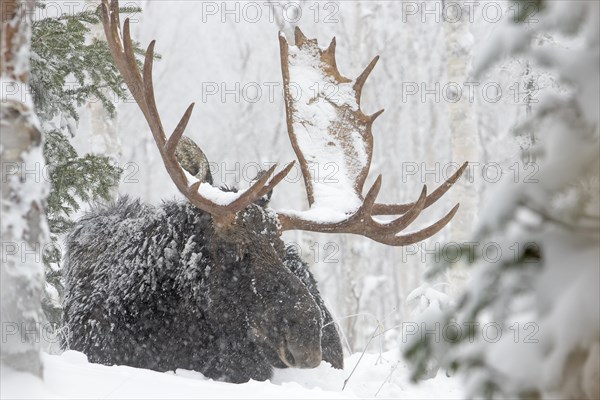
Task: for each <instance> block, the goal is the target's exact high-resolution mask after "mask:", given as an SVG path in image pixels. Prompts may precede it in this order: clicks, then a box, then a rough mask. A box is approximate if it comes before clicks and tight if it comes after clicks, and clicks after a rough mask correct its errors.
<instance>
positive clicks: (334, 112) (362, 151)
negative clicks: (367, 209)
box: [280, 28, 383, 212]
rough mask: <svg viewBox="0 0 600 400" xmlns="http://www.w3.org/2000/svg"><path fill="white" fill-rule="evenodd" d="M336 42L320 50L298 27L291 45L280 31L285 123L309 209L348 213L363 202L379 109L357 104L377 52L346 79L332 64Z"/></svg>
mask: <svg viewBox="0 0 600 400" xmlns="http://www.w3.org/2000/svg"><path fill="white" fill-rule="evenodd" d="M335 45H336V42H335V38H334V39H333V40H332V41H331V44H330V45H329V47H327V48H326V49H322V48H320V47H319V45H318V43H317V40H316V39H307V38H306V37H305V36H304V34H303V33H302V31H300V29H299V28H296V31H295V45H291V44H289V43H288V41H287V39H286V38H285V36H284V35H283V34H280V49H281V65H282V71H283V79H284V92H285V102H286V114H287V124H288V133H289V135H290V140H291V142H292V146H293V148H294V151H295V152H296V156H297V157H298V160H299V161H300V164H301V167H302V173H303V175H304V181H305V185H306V191H307V195H308V201H309V205H310V206H311V208H315V209H316V208H326V209H335V210H336V211H338V212H339V211H343V212H353V211H356V210H357V209H358V208H359V207H360V206H361V204H362V201H363V197H362V191H363V185H364V183H365V180H366V178H367V174H368V172H369V166H370V163H371V157H372V153H373V136H372V134H371V125H372V123H373V121H374V120H375V118H376V117H377V116H378V115H379V114H380V113H381V111H380V112H378V113H376V114H374V115H373V116H367V115H365V114H364V113H363V112H362V111H361V109H360V95H361V91H362V86H363V84H364V82H365V80H366V78H367V76H368V74H369V73H370V72H371V70H372V69H373V67H374V66H375V63H376V62H377V60H378V57H376V58H375V59H374V60H373V61H372V62H371V64H369V66H368V67H367V69H366V70H365V72H364V73H363V74H361V76H359V77H358V78H357V79H356V80H351V79H348V78H346V77H344V76H342V75H341V74H340V72H339V71H338V69H337V66H336V61H335ZM382 111H383V110H382Z"/></svg>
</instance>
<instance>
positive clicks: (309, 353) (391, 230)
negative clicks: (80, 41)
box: [64, 0, 466, 382]
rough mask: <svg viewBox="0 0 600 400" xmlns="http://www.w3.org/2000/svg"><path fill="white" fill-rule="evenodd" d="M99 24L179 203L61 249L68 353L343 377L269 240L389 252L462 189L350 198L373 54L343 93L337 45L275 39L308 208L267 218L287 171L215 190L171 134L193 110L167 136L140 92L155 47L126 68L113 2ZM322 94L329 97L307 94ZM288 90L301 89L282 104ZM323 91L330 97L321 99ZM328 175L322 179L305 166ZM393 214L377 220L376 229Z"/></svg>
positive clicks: (333, 338)
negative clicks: (401, 200)
mask: <svg viewBox="0 0 600 400" xmlns="http://www.w3.org/2000/svg"><path fill="white" fill-rule="evenodd" d="M101 8H102V20H103V25H104V29H105V33H106V38H107V41H108V45H109V48H110V51H111V54H112V57H113V58H114V61H115V64H116V66H117V68H118V70H119V71H120V73H121V75H122V77H123V80H124V81H125V83H126V84H127V86H128V88H129V90H130V92H131V94H132V95H133V97H134V98H135V100H136V102H137V104H138V105H139V108H140V110H141V112H142V114H143V116H144V118H145V119H146V121H147V123H148V126H149V128H150V131H151V132H152V135H153V137H154V140H155V142H156V145H157V146H158V150H159V152H160V155H161V157H162V160H163V162H164V165H165V167H166V170H167V171H168V173H169V176H170V178H171V180H172V181H173V183H175V185H176V186H177V188H178V189H179V191H180V192H181V193H182V194H183V196H184V197H185V198H186V200H185V201H168V202H164V203H163V204H161V205H159V206H152V205H147V204H143V203H141V202H140V201H139V200H135V199H130V198H127V197H122V198H121V199H119V200H117V201H115V202H114V203H113V204H109V205H104V206H96V207H95V208H94V209H92V210H91V211H90V212H88V213H87V214H86V215H85V216H84V217H83V218H82V219H81V220H80V221H78V223H77V224H76V226H75V227H74V229H73V230H72V232H71V233H70V234H69V236H68V238H67V253H66V262H65V271H66V272H65V276H66V296H65V307H64V316H65V323H66V324H67V326H68V327H69V331H70V337H69V345H70V347H71V348H72V349H75V350H79V351H82V352H84V353H86V354H87V355H88V357H89V359H90V361H92V362H99V363H103V364H124V365H129V366H134V367H143V368H150V369H154V370H158V371H167V370H174V369H176V368H185V369H191V370H195V371H199V372H201V373H203V374H204V375H205V376H207V377H210V378H213V379H219V380H224V381H229V382H245V381H248V380H249V379H255V380H266V379H269V378H270V377H271V375H272V371H273V368H274V367H276V368H285V367H298V368H313V367H316V366H317V365H319V364H320V363H321V361H326V362H329V363H330V364H331V365H332V366H333V367H335V368H343V350H342V346H341V341H340V337H339V334H338V331H337V328H336V325H335V323H334V320H333V318H332V316H331V314H330V312H329V311H328V310H327V308H326V307H325V304H324V302H323V300H322V298H321V296H320V294H319V291H318V290H317V284H316V282H315V279H314V278H313V275H312V274H311V272H310V270H309V268H308V265H307V264H306V263H305V262H304V261H303V260H302V259H301V258H300V257H299V255H298V254H297V252H296V251H295V250H294V248H293V247H291V246H289V247H286V245H285V243H284V242H283V241H282V240H281V238H280V236H281V233H282V232H284V231H289V230H306V231H313V232H331V233H351V234H356V235H362V236H366V237H368V238H370V239H372V240H375V241H377V242H380V243H383V244H386V245H391V246H403V245H407V244H410V243H415V242H418V241H421V240H423V239H425V238H427V237H430V236H432V235H434V234H435V233H436V232H438V231H439V230H440V229H442V228H443V227H444V226H445V225H446V224H447V223H448V222H449V221H450V220H451V219H452V217H453V216H454V214H455V213H456V211H457V208H458V205H456V206H455V207H454V208H453V209H452V210H451V211H450V212H449V213H448V214H446V215H445V216H444V217H443V218H441V219H440V220H439V221H438V222H436V223H434V224H433V225H431V226H429V227H427V228H425V229H422V230H419V231H416V232H412V233H408V234H404V235H402V234H400V232H401V231H402V230H404V229H405V228H406V227H408V225H409V224H411V223H412V222H413V221H414V220H415V219H416V218H417V216H418V215H419V214H420V213H421V212H422V211H423V210H424V209H425V208H427V207H428V206H430V205H431V204H433V203H434V202H435V201H437V200H438V199H439V198H440V197H441V196H442V195H443V194H444V193H445V192H446V191H447V190H448V189H449V188H450V187H451V186H452V185H453V184H454V183H455V182H456V181H457V180H458V178H459V177H460V176H461V174H462V173H463V171H464V170H465V167H466V164H465V165H463V166H462V167H461V168H460V169H459V170H458V171H457V172H456V173H455V174H454V175H453V176H451V177H450V178H449V179H448V180H447V181H446V182H444V183H443V184H442V185H441V186H440V187H439V188H437V189H436V190H435V191H434V192H432V193H431V194H429V195H428V194H427V190H426V188H425V187H424V188H423V190H422V192H421V194H420V196H419V198H418V200H417V201H415V202H414V203H410V204H380V203H376V198H377V195H378V193H379V190H380V187H381V176H379V177H378V178H377V179H376V180H375V182H374V184H373V185H372V186H371V188H370V189H369V190H368V191H367V193H366V195H364V196H363V186H364V184H365V181H366V178H367V174H368V172H369V167H370V163H371V156H372V152H373V136H372V133H371V127H372V124H373V122H374V121H375V119H376V118H377V116H378V115H380V114H381V111H380V112H377V113H375V114H374V115H370V116H369V115H365V114H364V113H363V112H362V111H361V109H360V97H361V91H362V88H363V85H364V84H365V81H366V79H367V77H368V75H369V74H370V73H371V71H372V70H373V67H374V66H375V63H376V62H377V60H378V57H376V58H375V59H374V60H373V61H372V62H371V63H370V64H369V65H368V67H367V68H366V69H365V71H364V72H363V73H362V74H361V75H360V76H359V77H358V78H357V79H355V80H351V79H348V78H346V77H344V76H342V75H341V74H340V73H339V71H338V69H337V66H336V61H335V45H336V42H335V39H334V40H333V41H332V42H331V44H330V45H329V47H328V48H326V49H322V48H320V47H319V45H318V44H317V41H316V40H313V39H307V38H306V37H305V36H304V34H303V33H302V32H301V31H300V29H296V31H295V44H293V45H292V44H290V43H288V41H287V39H286V38H285V36H284V35H282V34H280V37H279V39H280V51H281V66H282V72H283V81H284V97H285V108H286V116H287V128H288V134H289V137H290V140H291V144H292V147H293V149H294V151H295V153H296V156H297V158H298V161H299V164H300V167H301V170H302V173H303V176H304V183H305V186H306V191H307V197H308V203H309V206H310V207H309V209H308V210H306V211H275V210H273V209H271V208H269V205H268V201H269V199H270V197H271V194H272V192H273V188H274V187H275V186H276V185H277V184H278V183H279V182H281V180H282V179H284V177H285V176H286V175H287V174H288V173H289V172H290V170H291V168H292V167H293V165H294V163H290V164H288V165H287V166H286V167H285V168H283V169H282V170H281V171H280V172H278V173H276V174H274V173H275V170H276V166H274V167H272V168H270V169H269V170H268V171H266V172H264V173H262V175H260V176H258V177H257V179H256V180H255V181H254V182H253V184H251V185H250V187H249V188H248V189H246V190H228V189H227V188H218V187H215V186H213V182H212V177H211V174H210V169H209V168H208V161H207V158H206V157H205V155H204V153H203V151H202V150H201V148H200V147H199V146H197V145H196V144H195V143H194V142H193V141H192V140H191V139H189V138H188V137H183V133H184V130H185V128H186V125H187V123H188V121H189V119H190V116H191V113H192V108H193V104H192V105H191V106H190V107H189V108H188V110H187V111H186V112H185V114H184V116H183V117H182V119H181V121H180V122H179V124H178V126H177V127H176V129H175V131H174V133H173V134H172V135H171V136H170V137H168V138H167V137H166V135H165V131H164V128H163V125H162V122H161V118H160V116H159V113H158V110H157V107H156V103H155V95H154V89H153V83H152V64H153V60H154V45H155V42H152V43H151V44H150V46H149V47H148V50H147V52H146V56H145V62H144V64H143V68H142V70H141V71H140V69H139V68H138V64H137V60H136V57H135V53H134V47H133V44H132V40H131V36H130V28H129V20H126V21H125V23H124V26H123V33H122V34H121V32H120V27H121V25H120V21H119V4H118V1H116V0H113V1H110V2H109V1H108V0H103V2H102V5H101ZM315 80H317V81H319V82H321V83H327V84H328V85H334V86H335V88H336V91H335V92H334V93H335V95H334V96H327V95H326V94H325V91H318V92H315V91H314V89H312V88H311V89H309V88H310V87H311V86H312V85H313V84H314V83H315ZM292 83H294V85H295V87H296V88H298V87H299V88H300V91H299V93H298V90H296V91H295V93H292V92H293V91H292V90H291V87H292ZM329 92H330V91H329ZM323 157H326V158H327V161H334V162H336V163H338V166H339V167H340V171H341V174H340V176H339V179H337V180H336V182H326V181H325V180H324V176H325V175H326V174H322V173H320V171H319V168H320V166H319V162H322V161H324V160H323ZM381 215H397V216H398V217H396V218H395V219H392V220H391V221H380V220H377V219H376V218H374V216H381Z"/></svg>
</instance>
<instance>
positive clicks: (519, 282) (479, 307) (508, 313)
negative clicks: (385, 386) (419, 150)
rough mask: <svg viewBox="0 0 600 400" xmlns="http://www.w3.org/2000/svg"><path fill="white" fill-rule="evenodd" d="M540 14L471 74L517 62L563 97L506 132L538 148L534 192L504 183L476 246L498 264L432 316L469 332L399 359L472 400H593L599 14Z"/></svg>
mask: <svg viewBox="0 0 600 400" xmlns="http://www.w3.org/2000/svg"><path fill="white" fill-rule="evenodd" d="M538 3H539V5H541V7H540V13H539V14H538V15H537V16H536V17H537V18H538V21H539V22H538V23H534V24H528V25H525V24H521V23H518V22H517V23H514V22H512V21H506V22H507V23H505V24H503V25H502V26H501V27H499V29H498V30H497V31H496V32H495V34H494V37H493V38H492V40H490V42H489V45H488V46H487V51H486V52H483V54H481V55H480V57H479V59H477V60H476V63H475V73H476V74H477V75H481V74H482V73H483V72H485V71H486V70H487V69H489V67H490V66H492V65H493V64H494V63H495V62H496V61H498V60H500V59H501V58H503V57H505V56H509V55H516V56H519V57H526V58H528V59H530V61H531V62H532V64H533V65H534V66H536V67H537V68H543V69H547V70H548V71H551V72H552V73H554V74H556V76H557V77H558V80H559V82H560V83H561V86H562V89H563V93H561V94H558V95H551V96H546V97H545V98H544V99H542V101H540V103H539V104H537V105H536V106H535V107H533V110H532V111H533V112H532V113H531V115H530V116H529V117H528V119H527V120H526V121H524V122H523V123H521V124H519V125H518V126H517V127H516V128H515V130H514V132H515V134H522V133H523V132H531V131H534V132H536V136H538V137H539V141H538V143H537V144H536V147H535V148H534V150H533V151H534V154H535V157H536V159H537V160H538V166H539V173H538V174H537V175H536V179H537V180H538V182H537V183H533V184H532V183H526V182H519V183H515V182H513V181H509V180H508V179H507V180H506V181H505V182H503V184H502V185H498V187H496V188H494V189H493V190H490V191H489V193H488V195H487V198H488V200H487V202H486V207H485V209H484V210H482V212H481V213H480V220H481V222H480V224H479V226H478V229H477V230H476V234H475V236H476V240H477V242H478V243H479V247H478V249H481V248H482V247H484V246H485V245H487V244H489V243H493V244H494V247H495V248H497V249H501V256H500V257H493V258H494V259H496V258H497V260H495V262H491V261H489V260H490V259H491V257H487V258H488V260H487V261H486V260H485V259H483V257H480V258H476V259H475V261H474V263H473V264H474V265H473V272H472V276H471V280H470V282H469V283H468V285H467V286H466V288H465V291H464V293H463V294H462V296H461V298H460V299H458V301H457V303H456V305H455V306H452V307H450V308H449V309H448V310H446V311H444V312H442V313H439V315H438V321H440V323H441V324H442V326H444V324H446V325H448V324H457V325H458V326H460V327H463V328H464V327H466V326H472V327H473V331H472V332H469V333H468V334H467V332H466V329H463V332H462V333H463V334H462V335H461V336H460V337H459V338H458V339H457V340H451V338H447V337H444V335H441V338H440V340H439V341H436V340H432V336H428V335H420V338H419V340H417V341H414V342H412V343H409V344H408V345H407V346H406V347H405V348H404V350H403V351H404V354H405V356H407V357H408V358H409V359H410V360H411V361H413V366H414V377H415V378H417V377H419V376H423V374H424V373H425V372H426V371H427V365H428V361H431V360H432V359H435V360H438V362H439V363H440V365H442V366H443V367H445V368H448V369H451V370H458V371H463V372H464V373H465V375H466V379H467V390H468V394H469V395H470V396H475V397H478V396H484V397H486V398H491V397H510V398H514V397H520V398H525V397H528V398H529V397H532V398H540V397H546V396H559V397H561V398H598V397H599V396H600V389H599V384H598V382H599V381H600V379H599V374H600V371H599V370H600V366H599V363H600V361H599V358H600V357H599V352H600V310H599V304H600V297H599V296H600V295H599V292H600V288H599V282H600V276H599V269H600V266H599V259H600V227H599V223H600V218H599V214H600V212H599V200H598V189H599V167H600V147H599V146H600V143H599V118H598V113H599V107H600V102H599V99H598V97H599V95H600V87H599V69H600V31H599V11H600V10H599V7H600V5H599V3H597V2H588V1H581V2H576V1H562V2H559V1H544V2H538ZM469 250H470V251H474V250H473V249H472V248H470V249H466V250H465V251H467V252H468V251H469ZM477 254H481V253H480V252H477ZM471 255H473V254H471ZM442 269H443V268H436V271H434V272H433V273H432V274H431V275H435V272H439V271H441V270H442ZM469 324H470V325H469ZM490 327H493V329H489V328H490Z"/></svg>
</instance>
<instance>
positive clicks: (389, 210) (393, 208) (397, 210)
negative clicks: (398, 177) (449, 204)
mask: <svg viewBox="0 0 600 400" xmlns="http://www.w3.org/2000/svg"><path fill="white" fill-rule="evenodd" d="M468 165H469V163H468V162H465V163H464V164H463V165H462V166H461V167H460V168H459V169H458V170H457V171H456V172H455V173H454V174H452V176H451V177H450V178H448V179H447V180H446V181H445V182H444V183H442V184H441V185H440V186H439V187H438V188H437V189H436V190H434V191H433V192H432V193H431V194H429V195H428V196H427V200H426V202H425V207H424V208H427V207H429V206H431V205H432V204H433V203H435V202H436V201H438V200H439V199H440V198H441V197H442V196H443V195H444V194H445V193H446V192H447V191H448V189H450V188H451V187H452V186H453V185H454V184H455V183H456V182H457V181H458V179H459V178H460V177H461V176H462V174H463V173H464V172H465V170H466V169H467V167H468ZM414 205H415V203H408V204H375V205H374V206H373V215H399V214H404V213H406V212H407V211H408V210H410V209H411V207H413V206H414Z"/></svg>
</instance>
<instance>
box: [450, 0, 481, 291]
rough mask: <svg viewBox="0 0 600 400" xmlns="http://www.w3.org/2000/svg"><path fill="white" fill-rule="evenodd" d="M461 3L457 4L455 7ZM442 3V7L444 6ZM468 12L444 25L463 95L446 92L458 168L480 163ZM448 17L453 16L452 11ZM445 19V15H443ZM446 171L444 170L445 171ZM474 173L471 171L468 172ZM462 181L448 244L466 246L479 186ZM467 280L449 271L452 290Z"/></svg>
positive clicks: (454, 195)
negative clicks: (469, 84) (471, 93)
mask: <svg viewBox="0 0 600 400" xmlns="http://www.w3.org/2000/svg"><path fill="white" fill-rule="evenodd" d="M457 4H458V3H454V5H453V7H456V6H457ZM444 5H445V4H444V2H443V1H442V6H444ZM468 11H469V10H468V9H467V8H465V7H463V8H462V10H461V14H460V15H458V14H457V15H453V14H449V15H448V16H447V18H448V20H446V21H443V24H444V34H445V48H446V51H445V53H446V54H445V55H446V68H447V77H448V82H449V83H451V84H452V86H453V87H455V88H456V87H460V88H461V89H462V92H458V93H454V95H455V97H454V98H452V95H453V93H449V92H446V93H445V95H446V96H445V97H448V98H447V99H446V98H445V100H446V101H448V119H449V125H450V132H451V135H452V136H451V145H452V160H453V162H455V163H457V164H462V163H463V162H464V161H468V162H469V163H471V165H477V164H476V163H478V162H479V148H480V143H479V136H478V134H477V124H476V120H475V115H476V112H475V109H474V103H473V101H472V100H471V99H470V98H469V93H468V91H466V87H467V86H466V85H464V83H465V82H467V81H468V77H469V64H470V62H471V59H472V54H471V44H472V42H473V37H472V35H471V32H470V30H469V15H468ZM447 12H448V13H450V12H451V9H450V7H449V9H448V11H447ZM444 15H445V14H444ZM444 169H445V168H443V169H442V170H444ZM469 170H472V169H469ZM465 175H467V176H466V177H464V178H462V179H461V180H459V181H458V182H457V183H456V184H455V185H454V187H453V188H452V191H451V193H450V198H451V200H452V203H460V210H459V211H458V213H457V214H456V216H455V217H454V219H453V220H452V223H451V224H450V231H449V240H450V241H451V242H457V243H461V242H466V241H468V240H469V239H470V237H471V234H472V230H473V227H474V225H475V222H476V212H477V207H478V204H479V194H478V191H477V188H476V185H474V184H472V183H470V182H469V181H470V179H468V178H470V177H469V176H468V173H467V174H465ZM466 277H467V272H466V269H465V268H464V265H461V264H460V263H458V264H457V265H456V266H455V268H453V269H452V270H451V271H450V276H449V277H448V278H449V281H450V284H451V288H454V289H455V290H459V289H460V288H461V287H462V285H463V284H464V282H465V280H466Z"/></svg>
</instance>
